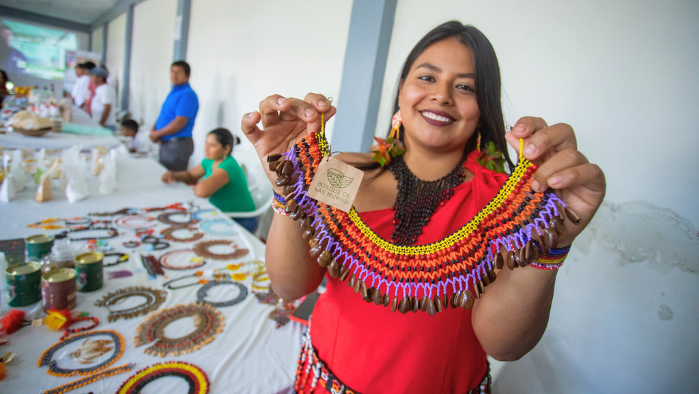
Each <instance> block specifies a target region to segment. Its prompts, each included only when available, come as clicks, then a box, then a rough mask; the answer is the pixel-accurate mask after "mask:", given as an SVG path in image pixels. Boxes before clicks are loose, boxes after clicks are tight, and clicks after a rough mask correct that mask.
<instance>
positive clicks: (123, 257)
mask: <svg viewBox="0 0 699 394" xmlns="http://www.w3.org/2000/svg"><path fill="white" fill-rule="evenodd" d="M105 260H111V261H110V262H107V261H105ZM126 261H129V255H128V254H126V253H120V252H111V253H104V257H103V260H102V266H103V267H113V266H115V265H117V264H121V263H123V262H126Z"/></svg>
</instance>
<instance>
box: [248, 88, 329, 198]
mask: <svg viewBox="0 0 699 394" xmlns="http://www.w3.org/2000/svg"><path fill="white" fill-rule="evenodd" d="M336 112H337V109H336V108H335V107H333V106H332V105H331V104H330V100H328V99H327V98H326V97H325V96H323V95H321V94H315V93H308V94H307V95H306V97H305V98H304V99H303V100H299V99H295V98H286V97H282V96H280V95H278V94H274V95H271V96H269V97H267V98H266V99H264V100H262V102H260V111H259V112H258V111H254V112H250V113H248V114H245V115H244V116H243V119H242V121H241V125H240V127H241V129H242V131H243V133H245V136H246V137H247V138H248V140H249V141H250V142H252V144H253V146H254V147H255V150H256V151H257V155H258V156H259V158H260V161H261V162H262V167H264V169H265V174H267V178H268V179H269V181H270V182H271V183H272V187H273V188H274V190H275V191H277V193H281V189H282V188H280V187H278V186H276V185H275V183H274V182H275V180H276V179H277V174H276V173H275V172H274V171H270V170H269V164H268V163H267V156H269V155H272V154H279V153H284V152H287V151H288V150H289V149H291V147H292V146H294V145H295V144H296V142H297V141H298V140H300V139H302V138H304V137H307V136H308V135H309V134H310V133H314V132H318V131H320V126H321V124H320V113H325V121H326V122H327V121H328V119H330V118H332V116H333V115H335V113H336ZM260 121H262V130H260V129H259V128H258V127H257V124H258V123H259V122H260Z"/></svg>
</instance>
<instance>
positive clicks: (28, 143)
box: [0, 107, 121, 149]
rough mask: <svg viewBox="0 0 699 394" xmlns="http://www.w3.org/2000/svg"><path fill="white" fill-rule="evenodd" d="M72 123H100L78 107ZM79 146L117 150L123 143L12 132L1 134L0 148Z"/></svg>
mask: <svg viewBox="0 0 699 394" xmlns="http://www.w3.org/2000/svg"><path fill="white" fill-rule="evenodd" d="M71 123H75V124H78V125H81V126H89V127H98V126H99V123H97V122H95V121H94V120H93V119H91V118H90V115H88V114H87V113H86V112H85V111H83V110H81V109H79V108H76V107H73V121H72V122H71ZM78 144H82V145H83V147H84V148H85V149H89V148H93V147H96V146H105V147H107V148H115V147H117V146H119V145H120V144H121V143H120V142H119V140H118V139H116V138H115V137H113V136H91V135H78V134H69V133H54V132H51V131H50V132H48V133H46V134H44V135H43V136H41V137H27V136H26V135H23V134H20V133H15V132H12V131H7V132H6V133H5V134H0V146H1V147H3V148H5V149H41V148H46V149H66V148H70V147H71V146H73V145H78Z"/></svg>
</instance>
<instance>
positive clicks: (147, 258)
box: [141, 255, 165, 276]
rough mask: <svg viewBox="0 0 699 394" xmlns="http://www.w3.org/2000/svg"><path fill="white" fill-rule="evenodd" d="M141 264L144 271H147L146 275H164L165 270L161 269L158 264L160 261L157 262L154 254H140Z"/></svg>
mask: <svg viewBox="0 0 699 394" xmlns="http://www.w3.org/2000/svg"><path fill="white" fill-rule="evenodd" d="M141 264H143V268H145V269H146V271H148V275H150V276H157V275H162V276H165V272H164V271H163V268H162V267H161V266H160V263H159V262H158V259H156V258H155V256H152V255H141Z"/></svg>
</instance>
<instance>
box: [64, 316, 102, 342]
mask: <svg viewBox="0 0 699 394" xmlns="http://www.w3.org/2000/svg"><path fill="white" fill-rule="evenodd" d="M88 320H90V321H92V325H90V326H85V327H80V328H70V326H68V327H66V328H65V331H64V332H63V335H61V340H63V339H64V338H65V337H67V336H69V335H73V334H77V333H79V332H83V331H87V330H91V329H93V328H95V327H97V325H98V324H99V323H100V321H99V319H98V318H96V317H93V316H81V317H76V318H74V319H72V322H71V323H70V324H71V326H72V325H73V324H75V323H77V322H81V321H88Z"/></svg>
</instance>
